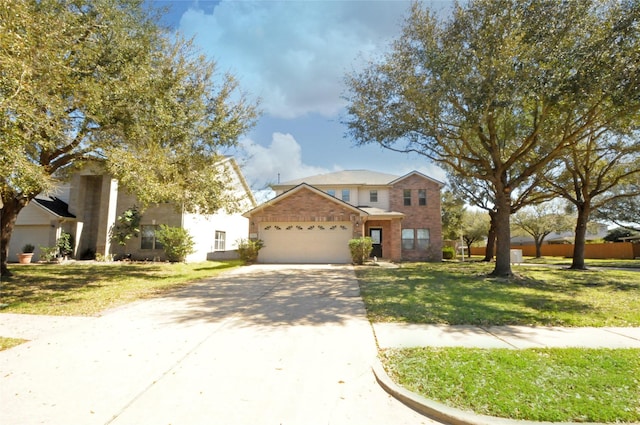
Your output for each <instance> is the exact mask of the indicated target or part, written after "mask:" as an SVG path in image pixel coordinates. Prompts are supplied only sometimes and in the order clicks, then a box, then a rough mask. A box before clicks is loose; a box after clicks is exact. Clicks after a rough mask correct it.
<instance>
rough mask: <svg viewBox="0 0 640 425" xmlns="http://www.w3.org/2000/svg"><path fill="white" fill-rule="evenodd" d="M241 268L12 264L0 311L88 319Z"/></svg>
mask: <svg viewBox="0 0 640 425" xmlns="http://www.w3.org/2000/svg"><path fill="white" fill-rule="evenodd" d="M238 265H240V262H238V261H232V262H213V261H208V262H203V263H188V264H184V263H175V264H173V263H129V262H115V263H83V262H76V263H71V264H32V265H28V266H14V267H11V271H12V273H13V274H14V276H12V277H11V278H9V279H6V278H3V282H2V285H0V303H2V304H8V305H7V306H6V307H4V308H2V309H1V310H0V312H4V313H25V314H50V315H62V316H90V315H96V314H98V313H100V312H101V311H102V310H105V309H108V308H113V307H116V306H119V305H122V304H126V303H128V302H131V301H135V300H137V299H140V298H146V297H150V296H153V295H157V294H159V293H162V292H163V291H167V290H170V289H173V288H176V287H179V286H181V285H185V284H187V283H189V282H193V281H196V280H199V279H205V278H207V277H211V276H214V275H216V274H219V273H220V272H222V271H224V270H226V269H229V268H230V267H236V266H238Z"/></svg>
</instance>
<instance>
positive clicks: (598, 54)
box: [345, 0, 640, 276]
mask: <svg viewBox="0 0 640 425" xmlns="http://www.w3.org/2000/svg"><path fill="white" fill-rule="evenodd" d="M639 9H640V4H638V2H635V1H625V2H619V1H598V0H591V1H580V2H577V1H576V2H564V1H554V0H529V1H524V0H470V1H469V2H466V3H464V5H456V7H455V10H454V12H453V15H452V17H451V18H450V19H448V20H443V19H439V18H438V17H437V16H436V15H435V14H434V13H431V12H430V11H429V10H428V9H425V8H423V7H422V6H421V5H419V4H417V3H416V4H414V5H413V7H412V9H411V13H410V15H409V17H408V18H407V20H406V22H405V24H404V26H403V32H402V35H401V37H400V38H399V39H398V40H397V41H396V42H395V43H394V44H393V46H392V50H391V52H390V53H389V54H387V55H386V56H385V57H384V58H383V59H382V60H380V61H379V62H377V63H371V64H370V65H369V66H368V67H366V68H365V70H364V71H362V72H359V73H355V74H353V75H350V76H348V77H347V85H348V88H349V91H348V94H347V96H346V97H347V100H348V102H349V103H348V116H347V118H346V120H345V122H346V124H347V125H348V128H349V134H350V135H351V136H352V137H353V139H354V140H355V142H356V144H367V143H377V144H380V145H381V146H383V147H385V148H388V149H392V150H396V151H401V152H416V153H418V154H421V155H424V156H425V157H426V158H428V159H430V160H434V161H439V162H441V163H444V164H445V165H446V167H447V168H448V169H451V170H453V172H455V173H457V174H459V175H461V176H464V177H465V178H472V179H477V180H480V181H483V182H486V184H487V186H488V187H489V189H490V191H491V196H492V198H493V201H494V202H495V208H496V212H495V223H496V236H497V250H496V263H495V268H494V271H493V273H492V274H493V275H497V276H509V275H511V265H510V258H509V249H510V229H509V219H510V214H511V213H512V212H513V199H512V196H513V195H514V193H516V192H517V191H518V190H519V188H520V186H521V185H523V184H525V183H526V182H530V181H531V178H532V176H534V175H535V174H536V173H540V172H542V171H543V170H545V169H546V167H549V166H551V163H552V162H553V161H554V160H555V159H557V158H558V157H559V156H560V155H563V154H564V153H565V152H567V149H568V148H569V147H571V146H572V145H574V144H575V143H577V142H578V141H579V140H580V139H581V138H582V137H584V135H585V134H586V132H588V129H589V128H591V127H592V126H593V125H594V122H596V121H597V122H607V123H609V124H608V125H613V124H618V123H619V122H620V121H621V120H624V119H626V117H625V115H628V114H629V113H632V111H633V110H634V108H635V102H636V101H637V96H638V93H639V92H640V87H638V84H637V82H636V78H637V67H638V62H639V61H638V58H637V55H638V51H640V46H638V45H637V43H633V42H629V43H626V42H625V43H604V42H603V41H604V40H609V41H615V40H619V39H620V38H623V37H626V36H628V35H633V36H634V39H635V35H634V34H636V33H637V32H638V31H639V30H640V29H639V26H638V21H637V16H638V10H639ZM596 58H600V59H601V60H599V61H598V60H595V59H596ZM612 65H615V66H612ZM625 102H627V103H625ZM610 103H615V104H616V105H618V106H619V107H617V108H616V111H615V115H614V114H609V111H607V110H606V109H605V108H601V106H602V105H605V104H610ZM625 105H626V106H625ZM605 116H606V117H605Z"/></svg>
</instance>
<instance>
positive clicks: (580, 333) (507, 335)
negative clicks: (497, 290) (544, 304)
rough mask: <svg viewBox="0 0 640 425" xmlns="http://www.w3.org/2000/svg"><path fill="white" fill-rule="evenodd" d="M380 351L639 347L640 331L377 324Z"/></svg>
mask: <svg viewBox="0 0 640 425" xmlns="http://www.w3.org/2000/svg"><path fill="white" fill-rule="evenodd" d="M373 330H374V333H375V335H376V339H377V342H378V347H380V348H405V347H420V346H422V347H425V346H433V347H479V348H513V349H524V348H540V347H553V348H560V347H584V348H640V328H618V327H615V328H614V327H608V328H562V327H542V326H536V327H532V326H490V327H480V326H447V325H415V324H405V323H374V324H373Z"/></svg>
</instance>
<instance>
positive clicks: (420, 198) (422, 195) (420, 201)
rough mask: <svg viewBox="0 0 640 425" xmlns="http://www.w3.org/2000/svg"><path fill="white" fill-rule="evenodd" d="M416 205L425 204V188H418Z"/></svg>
mask: <svg viewBox="0 0 640 425" xmlns="http://www.w3.org/2000/svg"><path fill="white" fill-rule="evenodd" d="M418 205H427V189H418Z"/></svg>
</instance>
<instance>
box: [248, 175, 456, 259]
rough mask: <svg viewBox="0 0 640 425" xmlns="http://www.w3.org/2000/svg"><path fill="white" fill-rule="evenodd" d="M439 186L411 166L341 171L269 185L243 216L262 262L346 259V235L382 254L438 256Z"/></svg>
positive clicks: (418, 256) (439, 247)
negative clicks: (266, 196) (393, 171)
mask: <svg viewBox="0 0 640 425" xmlns="http://www.w3.org/2000/svg"><path fill="white" fill-rule="evenodd" d="M442 186H443V183H441V182H439V181H437V180H435V179H433V178H431V177H428V176H425V175H424V174H421V173H419V172H417V171H413V172H411V173H409V174H407V175H405V176H401V177H399V176H395V175H390V174H383V173H377V172H373V171H366V170H353V171H339V172H335V173H329V174H321V175H317V176H311V177H307V178H303V179H297V180H291V181H288V182H283V183H279V184H276V185H273V186H272V188H273V190H274V191H275V193H276V196H275V198H273V199H271V200H269V201H267V202H265V203H263V204H261V205H259V206H258V207H257V208H254V209H252V210H250V211H248V212H246V213H245V214H244V216H245V217H247V218H248V219H249V221H250V223H249V235H250V237H251V238H252V239H261V240H262V241H263V242H264V247H263V248H262V249H261V250H260V253H259V255H258V261H259V262H261V263H349V262H351V257H350V254H349V248H348V243H349V240H350V239H353V238H359V237H362V236H370V237H371V238H372V239H373V242H374V250H373V252H372V254H371V255H372V256H376V257H378V258H381V259H388V260H392V261H418V260H419V261H425V260H430V261H440V260H441V259H442V222H441V212H440V189H441V188H442Z"/></svg>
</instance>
